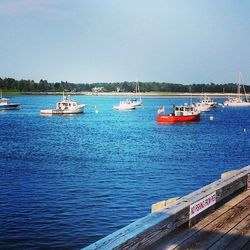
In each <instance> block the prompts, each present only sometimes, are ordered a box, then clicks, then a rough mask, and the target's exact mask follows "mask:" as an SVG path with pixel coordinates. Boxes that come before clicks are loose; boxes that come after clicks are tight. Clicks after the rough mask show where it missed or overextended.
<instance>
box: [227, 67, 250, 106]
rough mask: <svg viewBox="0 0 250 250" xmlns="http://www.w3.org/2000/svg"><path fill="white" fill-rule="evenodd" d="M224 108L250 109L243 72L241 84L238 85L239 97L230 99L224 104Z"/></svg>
mask: <svg viewBox="0 0 250 250" xmlns="http://www.w3.org/2000/svg"><path fill="white" fill-rule="evenodd" d="M241 87H242V89H243V96H244V97H242V95H241V91H240V90H241ZM223 105H224V106H228V107H250V101H249V100H248V97H247V94H246V90H245V87H244V84H243V77H242V74H241V72H239V82H238V84H237V96H236V97H228V100H227V101H225V102H224V103H223Z"/></svg>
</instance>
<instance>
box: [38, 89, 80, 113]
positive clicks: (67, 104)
mask: <svg viewBox="0 0 250 250" xmlns="http://www.w3.org/2000/svg"><path fill="white" fill-rule="evenodd" d="M84 107H85V104H77V102H75V101H73V100H71V99H70V96H69V95H68V96H64V94H63V99H62V100H61V101H60V102H57V103H56V108H55V109H42V110H40V114H41V115H64V114H80V113H83V111H84Z"/></svg>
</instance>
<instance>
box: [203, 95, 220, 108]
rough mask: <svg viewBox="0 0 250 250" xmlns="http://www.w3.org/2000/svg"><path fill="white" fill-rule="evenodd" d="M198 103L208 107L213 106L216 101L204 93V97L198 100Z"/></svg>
mask: <svg viewBox="0 0 250 250" xmlns="http://www.w3.org/2000/svg"><path fill="white" fill-rule="evenodd" d="M200 103H201V104H202V105H204V106H208V107H209V108H215V107H216V105H217V103H216V102H215V101H214V100H213V99H212V98H211V97H209V96H207V95H204V97H203V98H202V99H201V100H200Z"/></svg>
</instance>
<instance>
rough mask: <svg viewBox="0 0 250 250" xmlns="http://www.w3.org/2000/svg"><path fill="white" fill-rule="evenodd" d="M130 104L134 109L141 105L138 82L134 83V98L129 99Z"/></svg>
mask: <svg viewBox="0 0 250 250" xmlns="http://www.w3.org/2000/svg"><path fill="white" fill-rule="evenodd" d="M130 102H131V104H132V106H134V107H140V106H141V105H142V99H141V93H140V87H139V82H138V81H137V82H136V83H135V97H133V98H130Z"/></svg>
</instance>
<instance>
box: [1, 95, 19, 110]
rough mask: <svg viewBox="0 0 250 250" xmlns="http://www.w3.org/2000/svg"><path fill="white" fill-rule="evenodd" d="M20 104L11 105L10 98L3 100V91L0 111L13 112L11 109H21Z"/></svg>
mask: <svg viewBox="0 0 250 250" xmlns="http://www.w3.org/2000/svg"><path fill="white" fill-rule="evenodd" d="M20 107H21V104H20V103H9V99H8V98H3V96H2V91H1V97H0V110H11V109H20Z"/></svg>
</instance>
